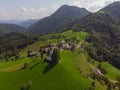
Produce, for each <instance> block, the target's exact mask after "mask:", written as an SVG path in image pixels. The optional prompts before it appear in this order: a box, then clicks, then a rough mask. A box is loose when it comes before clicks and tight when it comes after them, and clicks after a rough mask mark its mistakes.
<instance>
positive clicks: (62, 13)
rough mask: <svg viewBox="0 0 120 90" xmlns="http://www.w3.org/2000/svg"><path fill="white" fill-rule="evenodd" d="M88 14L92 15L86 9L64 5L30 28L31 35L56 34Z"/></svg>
mask: <svg viewBox="0 0 120 90" xmlns="http://www.w3.org/2000/svg"><path fill="white" fill-rule="evenodd" d="M88 14H90V12H88V11H87V10H86V9H84V8H78V7H75V6H68V5H63V6H61V7H60V8H59V9H58V10H57V11H56V12H55V13H53V14H52V15H51V16H49V17H46V18H43V19H42V20H40V21H38V22H37V23H36V24H34V25H33V26H32V27H30V30H29V31H30V32H29V33H32V34H45V33H52V32H56V31H57V30H58V29H59V28H60V27H62V26H63V25H65V24H67V23H69V22H72V21H74V20H75V19H77V18H83V17H85V16H86V15H88Z"/></svg>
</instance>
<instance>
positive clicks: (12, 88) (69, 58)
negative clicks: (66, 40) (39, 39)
mask: <svg viewBox="0 0 120 90" xmlns="http://www.w3.org/2000/svg"><path fill="white" fill-rule="evenodd" d="M61 60H62V63H61V64H59V65H56V66H54V65H51V64H49V63H47V62H44V61H41V60H40V59H39V60H36V61H33V62H31V63H30V64H29V65H28V67H27V68H26V69H23V70H21V69H18V70H16V71H11V72H4V71H0V79H1V80H0V90H19V88H20V86H21V85H22V84H23V83H26V84H27V82H28V81H29V80H31V81H32V83H33V85H32V87H31V90H40V89H41V90H83V89H84V88H88V87H89V86H90V83H91V80H89V79H86V78H83V77H82V75H81V74H80V73H79V71H78V70H77V67H76V66H75V64H74V59H73V55H72V53H71V52H70V51H63V52H61ZM22 61H24V60H21V62H22ZM21 62H20V63H21ZM20 63H19V64H20ZM17 64H18V62H17ZM7 66H8V67H11V66H14V64H12V62H9V63H8V64H7V65H6V66H5V67H1V69H0V70H3V69H5V68H8V67H7Z"/></svg>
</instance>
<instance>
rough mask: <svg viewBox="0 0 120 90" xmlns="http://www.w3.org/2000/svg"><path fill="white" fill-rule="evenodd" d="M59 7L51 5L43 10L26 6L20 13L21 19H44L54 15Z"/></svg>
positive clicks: (42, 8)
mask: <svg viewBox="0 0 120 90" xmlns="http://www.w3.org/2000/svg"><path fill="white" fill-rule="evenodd" d="M58 8H59V6H57V5H50V6H48V7H41V8H36V9H35V8H26V7H25V6H23V7H21V8H20V10H19V11H18V13H19V17H20V18H23V19H25V18H39V19H40V18H43V17H46V16H49V15H51V14H52V13H54V12H55V11H56V10H57V9H58Z"/></svg>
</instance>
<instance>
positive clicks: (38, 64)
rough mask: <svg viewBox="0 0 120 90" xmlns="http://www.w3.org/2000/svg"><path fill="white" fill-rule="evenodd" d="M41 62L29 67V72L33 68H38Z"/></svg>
mask: <svg viewBox="0 0 120 90" xmlns="http://www.w3.org/2000/svg"><path fill="white" fill-rule="evenodd" d="M41 62H42V61H39V62H37V63H36V64H35V65H33V66H31V67H30V70H32V69H33V68H34V67H36V66H38V65H39V64H40V63H41Z"/></svg>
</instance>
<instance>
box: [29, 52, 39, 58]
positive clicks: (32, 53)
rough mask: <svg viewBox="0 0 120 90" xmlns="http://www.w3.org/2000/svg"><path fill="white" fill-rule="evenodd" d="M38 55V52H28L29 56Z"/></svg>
mask: <svg viewBox="0 0 120 90" xmlns="http://www.w3.org/2000/svg"><path fill="white" fill-rule="evenodd" d="M36 55H37V52H30V53H28V55H27V56H28V57H33V56H36Z"/></svg>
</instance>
